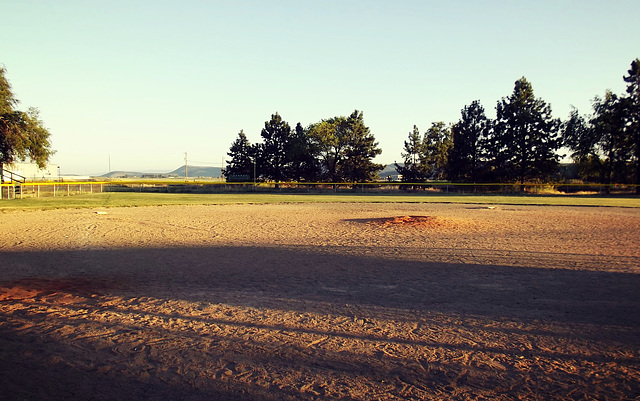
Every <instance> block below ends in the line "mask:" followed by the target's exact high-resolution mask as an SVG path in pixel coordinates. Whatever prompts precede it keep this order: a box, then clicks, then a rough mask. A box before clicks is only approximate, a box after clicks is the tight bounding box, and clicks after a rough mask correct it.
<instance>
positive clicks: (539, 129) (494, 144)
mask: <svg viewBox="0 0 640 401" xmlns="http://www.w3.org/2000/svg"><path fill="white" fill-rule="evenodd" d="M559 127H560V121H559V120H557V119H554V118H553V117H552V115H551V107H550V106H549V105H548V104H547V103H546V102H544V101H543V100H542V99H539V98H535V97H534V94H533V87H532V86H531V84H530V83H529V82H528V81H527V79H526V78H524V77H522V78H520V79H519V80H517V81H516V82H515V86H514V90H513V93H512V94H511V96H509V97H508V98H502V100H501V101H499V102H498V104H497V105H496V121H495V126H494V130H493V134H492V136H491V137H490V138H489V141H488V148H489V151H490V155H491V163H492V167H493V169H494V174H495V177H496V178H497V179H498V180H501V181H514V180H516V181H518V182H520V183H521V184H523V183H524V182H525V180H529V179H549V178H550V177H551V176H552V175H553V173H554V172H555V171H556V168H557V166H558V159H559V156H558V154H557V153H556V151H557V150H558V149H559V147H560V138H559V135H558V131H559Z"/></svg>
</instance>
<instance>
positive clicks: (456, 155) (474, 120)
mask: <svg viewBox="0 0 640 401" xmlns="http://www.w3.org/2000/svg"><path fill="white" fill-rule="evenodd" d="M490 130H491V121H490V120H489V119H488V118H487V116H486V115H485V112H484V107H482V105H481V104H480V101H478V100H474V101H473V102H472V103H471V105H469V106H465V107H464V108H463V109H462V111H461V117H460V120H459V121H458V122H457V123H455V124H454V125H453V126H452V127H451V131H452V137H453V144H452V147H451V151H450V153H449V163H448V175H449V179H450V180H452V181H458V182H478V181H480V180H481V179H482V178H483V176H484V175H485V172H484V170H485V166H486V158H487V155H486V151H485V142H486V141H487V138H489V135H490Z"/></svg>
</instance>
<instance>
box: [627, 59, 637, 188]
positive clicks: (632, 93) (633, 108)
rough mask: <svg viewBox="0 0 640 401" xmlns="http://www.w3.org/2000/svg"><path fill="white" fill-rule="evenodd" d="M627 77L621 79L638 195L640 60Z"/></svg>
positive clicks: (635, 61)
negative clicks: (625, 99)
mask: <svg viewBox="0 0 640 401" xmlns="http://www.w3.org/2000/svg"><path fill="white" fill-rule="evenodd" d="M628 74H629V75H628V76H624V77H623V79H624V81H625V82H626V83H627V93H628V98H627V106H628V114H627V118H628V124H627V134H628V136H629V139H630V146H631V151H632V154H633V160H632V164H633V174H634V175H635V180H634V182H635V184H636V185H638V186H637V187H636V193H637V194H639V195H640V59H638V58H637V59H635V60H633V61H632V62H631V68H630V69H629V71H628Z"/></svg>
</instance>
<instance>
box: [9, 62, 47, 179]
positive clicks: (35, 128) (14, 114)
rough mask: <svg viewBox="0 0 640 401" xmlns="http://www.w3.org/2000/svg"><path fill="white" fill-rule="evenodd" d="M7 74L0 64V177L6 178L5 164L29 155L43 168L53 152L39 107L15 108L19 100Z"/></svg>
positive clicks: (26, 157)
mask: <svg viewBox="0 0 640 401" xmlns="http://www.w3.org/2000/svg"><path fill="white" fill-rule="evenodd" d="M5 74H6V70H5V68H4V67H0V181H4V175H3V172H4V165H5V164H11V163H13V162H15V161H18V160H25V159H30V160H31V161H33V162H35V163H37V164H38V166H39V167H40V168H44V167H45V165H46V163H47V161H48V160H49V157H51V155H52V154H53V151H52V150H51V144H50V142H49V137H50V133H49V130H47V128H46V127H45V126H44V123H43V122H42V120H40V116H39V112H38V110H37V109H35V108H29V109H28V110H27V111H26V112H23V111H20V110H17V109H16V108H15V107H16V106H17V104H18V100H17V99H16V98H15V97H14V95H13V92H12V90H11V85H10V84H9V81H8V80H7V78H6V76H5Z"/></svg>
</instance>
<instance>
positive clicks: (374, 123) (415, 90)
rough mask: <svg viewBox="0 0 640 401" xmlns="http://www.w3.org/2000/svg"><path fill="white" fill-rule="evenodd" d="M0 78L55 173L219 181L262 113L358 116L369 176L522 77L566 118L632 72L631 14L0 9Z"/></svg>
mask: <svg viewBox="0 0 640 401" xmlns="http://www.w3.org/2000/svg"><path fill="white" fill-rule="evenodd" d="M0 10H1V12H0V38H2V40H1V41H0V64H3V65H4V66H5V67H6V69H7V77H8V78H9V80H10V82H11V84H12V85H13V90H14V93H15V94H16V95H17V97H18V99H19V100H20V101H21V105H20V107H22V108H25V109H26V108H27V107H28V106H35V107H37V108H39V109H40V111H41V115H42V118H43V120H44V121H45V124H46V125H47V127H48V128H49V129H50V131H51V133H52V142H53V147H54V149H55V150H56V151H57V153H56V155H55V156H54V157H53V159H52V162H53V163H57V164H59V165H60V166H61V170H62V173H63V174H65V173H76V174H97V173H104V172H106V171H107V170H108V167H109V165H108V162H109V156H110V158H111V168H112V170H160V171H168V170H171V169H173V168H177V167H179V166H181V165H182V164H184V152H188V155H189V160H190V161H191V162H193V164H202V163H210V164H215V165H218V166H219V165H220V163H221V161H222V158H223V157H226V152H227V151H228V149H229V146H230V145H231V143H232V142H233V141H234V140H235V139H236V137H237V134H238V132H239V131H240V130H241V129H244V131H245V133H246V134H247V136H248V137H249V140H250V141H251V142H259V141H260V140H261V138H260V130H261V129H262V127H263V126H264V122H265V121H266V120H268V119H269V118H270V116H271V114H272V113H274V112H276V111H277V112H279V113H280V115H282V117H283V118H284V119H285V120H286V121H288V122H289V123H290V124H291V126H292V127H293V126H295V124H296V123H297V122H301V123H302V124H303V125H305V126H306V125H308V124H310V123H314V122H317V121H320V120H321V119H323V118H330V117H334V116H337V115H348V114H349V113H351V112H352V111H353V110H355V109H358V110H362V111H363V112H364V118H365V123H366V124H367V125H368V126H369V127H370V128H371V132H372V133H373V135H374V136H375V137H376V139H377V140H378V142H379V144H380V147H381V148H382V151H383V152H382V155H381V156H380V157H378V159H377V161H378V162H380V163H392V162H393V161H395V160H398V161H399V160H400V159H401V157H400V152H401V150H402V146H403V142H404V140H405V139H406V137H407V135H408V133H409V131H411V129H412V127H413V125H414V124H416V125H418V127H419V128H420V130H421V131H422V132H424V131H425V130H426V129H427V128H428V127H429V126H430V124H431V122H433V121H445V122H447V123H450V122H455V121H457V120H458V119H459V117H460V109H462V108H463V107H464V106H465V105H468V104H470V103H471V102H472V101H473V100H475V99H479V100H480V101H481V103H482V104H483V106H484V107H485V109H486V110H487V114H488V115H489V116H492V117H493V116H495V111H494V109H495V105H496V102H497V101H498V100H499V99H500V98H501V97H504V96H508V95H509V94H510V93H511V92H512V90H513V84H514V82H515V81H516V80H517V79H519V78H520V77H522V76H525V77H526V78H527V79H528V80H529V81H530V82H531V83H532V84H533V88H534V91H535V94H536V96H538V97H541V98H543V99H544V100H545V101H547V102H549V103H550V104H551V106H552V110H553V113H554V116H555V117H559V118H563V119H564V118H566V117H567V115H568V113H569V111H570V107H571V105H575V106H576V107H578V108H579V109H580V111H581V112H583V113H586V112H589V111H590V104H591V99H592V98H593V97H594V96H596V95H602V94H603V93H604V91H605V90H606V89H611V90H613V91H614V92H616V93H621V92H623V90H624V82H623V81H622V76H623V75H624V74H625V73H626V71H627V70H628V69H629V66H630V64H631V61H632V60H633V59H635V58H638V57H640V41H639V40H638V39H639V38H640V22H639V20H638V16H639V15H640V1H637V0H630V1H624V0H609V1H588V0H583V1H563V0H553V1H546V0H538V1H441V2H436V1H413V0H411V1H409V0H407V1H402V0H395V1H355V0H352V1H349V0H340V1H319V0H316V1H242V0H235V1H191V0H182V1H159V0H153V1H151V0H144V1H131V0H127V1H86V0H84V1H79V0H78V1H67V0H56V1H45V0H39V1H29V0H0Z"/></svg>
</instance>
